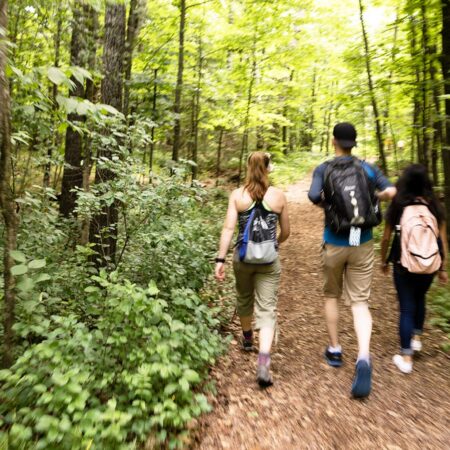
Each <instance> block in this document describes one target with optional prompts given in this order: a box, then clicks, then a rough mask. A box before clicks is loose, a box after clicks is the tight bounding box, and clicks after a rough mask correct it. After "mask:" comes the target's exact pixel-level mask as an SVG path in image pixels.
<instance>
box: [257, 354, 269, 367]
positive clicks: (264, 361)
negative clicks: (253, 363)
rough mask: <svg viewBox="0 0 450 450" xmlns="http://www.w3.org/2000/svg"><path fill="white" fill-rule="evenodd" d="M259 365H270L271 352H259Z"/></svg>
mask: <svg viewBox="0 0 450 450" xmlns="http://www.w3.org/2000/svg"><path fill="white" fill-rule="evenodd" d="M258 365H261V366H267V367H269V366H270V353H259V354H258Z"/></svg>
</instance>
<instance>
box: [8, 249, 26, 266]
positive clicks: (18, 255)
mask: <svg viewBox="0 0 450 450" xmlns="http://www.w3.org/2000/svg"><path fill="white" fill-rule="evenodd" d="M9 255H10V256H11V258H12V259H14V261H17V262H21V263H24V262H26V261H27V258H26V256H25V255H24V254H23V253H22V252H19V251H18V250H11V251H10V252H9Z"/></svg>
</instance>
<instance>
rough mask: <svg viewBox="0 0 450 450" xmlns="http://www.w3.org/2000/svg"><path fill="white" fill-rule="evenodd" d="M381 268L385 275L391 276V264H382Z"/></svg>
mask: <svg viewBox="0 0 450 450" xmlns="http://www.w3.org/2000/svg"><path fill="white" fill-rule="evenodd" d="M380 268H381V273H382V274H383V275H389V264H386V263H382V264H381V266H380Z"/></svg>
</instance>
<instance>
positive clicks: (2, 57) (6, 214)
mask: <svg viewBox="0 0 450 450" xmlns="http://www.w3.org/2000/svg"><path fill="white" fill-rule="evenodd" d="M7 30H8V2H7V0H1V1H0V105H1V108H0V152H1V154H0V207H1V210H2V216H3V220H4V222H5V232H4V247H3V289H4V312H3V339H4V342H3V361H2V365H3V366H4V367H9V366H10V365H11V364H12V361H13V356H14V332H13V325H14V311H15V303H16V300H15V294H14V285H15V281H14V276H13V275H12V273H11V268H12V266H13V264H14V263H13V259H12V257H11V251H13V250H15V249H16V245H17V215H16V204H15V201H14V193H13V191H12V188H11V178H12V173H11V99H10V94H9V85H8V78H7V76H6V65H7V48H8V43H7Z"/></svg>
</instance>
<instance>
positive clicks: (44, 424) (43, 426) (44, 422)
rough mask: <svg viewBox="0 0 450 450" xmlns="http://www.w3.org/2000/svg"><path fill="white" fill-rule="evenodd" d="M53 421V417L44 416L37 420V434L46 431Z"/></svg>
mask: <svg viewBox="0 0 450 450" xmlns="http://www.w3.org/2000/svg"><path fill="white" fill-rule="evenodd" d="M54 421H55V418H54V417H52V416H49V415H47V414H45V415H43V416H42V417H41V418H40V419H39V420H38V422H37V424H36V430H37V431H39V432H44V431H47V430H48V429H49V428H50V427H51V425H52V423H53V422H54Z"/></svg>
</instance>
